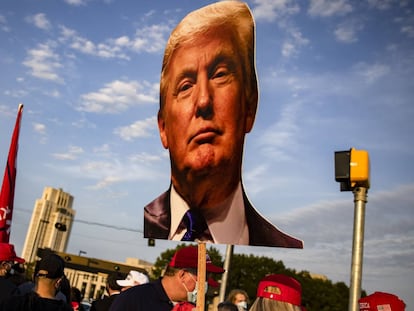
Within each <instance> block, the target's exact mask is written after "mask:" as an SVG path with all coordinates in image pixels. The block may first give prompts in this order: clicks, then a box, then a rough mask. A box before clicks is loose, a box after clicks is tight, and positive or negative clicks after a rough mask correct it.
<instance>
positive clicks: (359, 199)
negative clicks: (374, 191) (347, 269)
mask: <svg viewBox="0 0 414 311" xmlns="http://www.w3.org/2000/svg"><path fill="white" fill-rule="evenodd" d="M352 192H353V193H354V203H355V211H354V240H353V245H352V264H351V284H350V287H349V306H348V310H349V311H358V310H359V306H358V300H359V298H360V297H361V279H362V262H363V255H364V224H365V203H366V202H367V192H368V189H367V188H364V187H356V188H355V189H354V190H353V191H352Z"/></svg>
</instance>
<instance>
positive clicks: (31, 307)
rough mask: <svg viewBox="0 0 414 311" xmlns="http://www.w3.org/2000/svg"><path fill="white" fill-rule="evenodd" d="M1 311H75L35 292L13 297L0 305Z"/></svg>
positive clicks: (64, 304)
mask: <svg viewBox="0 0 414 311" xmlns="http://www.w3.org/2000/svg"><path fill="white" fill-rule="evenodd" d="M0 311H73V310H72V308H71V306H69V305H68V304H67V303H66V302H64V301H62V300H56V299H48V298H42V297H39V295H37V294H36V293H35V292H31V293H28V294H25V295H23V296H13V297H10V298H8V299H6V300H4V301H3V302H2V303H1V304H0Z"/></svg>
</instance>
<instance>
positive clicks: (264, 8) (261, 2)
mask: <svg viewBox="0 0 414 311" xmlns="http://www.w3.org/2000/svg"><path fill="white" fill-rule="evenodd" d="M254 3H255V4H257V6H256V7H254V8H253V9H252V12H253V15H254V18H255V20H257V21H259V20H264V21H268V22H272V21H274V20H276V19H277V18H280V17H283V16H288V15H293V14H296V13H298V12H299V11H300V8H299V6H298V5H297V4H296V3H295V2H294V1H292V0H277V1H272V0H256V1H254Z"/></svg>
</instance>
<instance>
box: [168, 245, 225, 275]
mask: <svg viewBox="0 0 414 311" xmlns="http://www.w3.org/2000/svg"><path fill="white" fill-rule="evenodd" d="M168 265H169V266H170V267H174V268H193V269H197V267H198V247H196V246H187V247H183V248H180V249H179V250H177V251H176V252H175V254H174V256H173V258H172V259H171V261H170V263H169V264H168ZM206 271H207V272H212V273H223V272H224V269H223V268H221V267H218V266H215V265H213V263H212V262H211V259H210V256H209V255H208V254H206Z"/></svg>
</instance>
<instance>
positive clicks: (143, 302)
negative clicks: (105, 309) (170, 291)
mask: <svg viewBox="0 0 414 311" xmlns="http://www.w3.org/2000/svg"><path fill="white" fill-rule="evenodd" d="M172 308H173V304H172V302H171V301H170V299H169V298H168V296H167V293H166V292H165V290H164V288H163V287H162V284H161V279H158V280H157V281H155V282H151V283H146V284H142V285H137V286H134V287H131V288H129V289H127V290H126V291H124V292H122V293H121V294H119V296H118V297H117V298H116V299H115V301H114V302H113V303H112V305H111V308H110V309H109V310H110V311H170V310H171V309H172Z"/></svg>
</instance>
